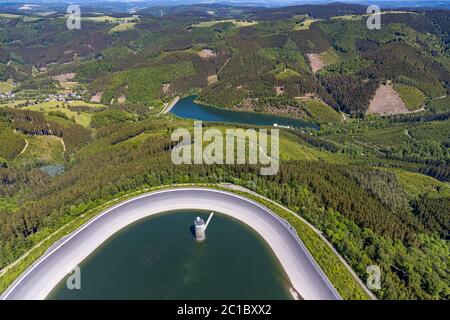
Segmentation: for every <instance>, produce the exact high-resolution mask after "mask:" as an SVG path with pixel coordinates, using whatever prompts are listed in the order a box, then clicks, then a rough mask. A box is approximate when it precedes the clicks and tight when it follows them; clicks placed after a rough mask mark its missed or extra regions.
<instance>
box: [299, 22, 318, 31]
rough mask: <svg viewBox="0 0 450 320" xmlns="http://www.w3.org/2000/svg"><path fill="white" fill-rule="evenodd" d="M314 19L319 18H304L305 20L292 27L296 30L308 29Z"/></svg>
mask: <svg viewBox="0 0 450 320" xmlns="http://www.w3.org/2000/svg"><path fill="white" fill-rule="evenodd" d="M316 21H319V20H318V19H306V20H305V21H302V22H300V23H299V24H297V25H296V26H295V27H294V30H296V31H301V30H309V28H310V27H311V25H312V24H313V23H314V22H316Z"/></svg>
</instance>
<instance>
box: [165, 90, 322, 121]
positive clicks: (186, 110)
mask: <svg viewBox="0 0 450 320" xmlns="http://www.w3.org/2000/svg"><path fill="white" fill-rule="evenodd" d="M195 99H196V96H189V97H186V98H183V99H180V100H179V101H178V102H177V103H176V104H175V105H174V106H173V108H172V109H171V110H170V112H171V113H172V114H174V115H176V116H178V117H180V118H187V119H195V120H202V121H211V122H228V123H239V124H249V125H257V126H273V125H274V124H277V125H279V126H280V125H281V126H289V127H293V128H297V129H300V128H314V129H318V126H317V125H316V124H314V123H310V122H306V121H302V120H299V119H294V118H289V117H281V116H276V115H272V114H267V113H258V112H241V111H233V110H227V109H222V108H216V107H211V106H206V105H201V104H198V103H196V102H195Z"/></svg>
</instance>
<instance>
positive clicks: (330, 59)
mask: <svg viewBox="0 0 450 320" xmlns="http://www.w3.org/2000/svg"><path fill="white" fill-rule="evenodd" d="M320 58H321V59H322V61H323V62H324V63H325V65H327V66H329V65H332V64H337V63H339V62H340V61H341V58H340V57H339V55H338V54H337V53H336V51H334V50H333V49H329V50H328V51H326V52H324V53H322V54H321V55H320Z"/></svg>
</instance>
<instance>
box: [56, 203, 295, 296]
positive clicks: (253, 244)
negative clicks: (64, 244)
mask: <svg viewBox="0 0 450 320" xmlns="http://www.w3.org/2000/svg"><path fill="white" fill-rule="evenodd" d="M208 214H209V212H208V211H204V212H203V211H200V212H199V211H194V210H182V211H173V212H169V213H164V214H159V215H156V216H152V217H149V218H146V219H144V220H141V221H138V222H135V223H133V224H132V225H130V226H128V227H126V228H125V229H122V230H121V231H119V232H118V233H117V234H115V235H114V236H113V237H112V238H110V239H108V241H107V242H105V243H103V244H102V245H101V246H100V247H99V248H97V249H96V250H95V251H94V252H93V253H92V254H91V255H90V256H89V257H88V258H87V259H85V260H84V261H83V262H82V263H81V264H80V265H79V267H80V270H81V277H80V279H81V281H80V283H81V290H69V289H68V288H67V285H66V282H67V281H66V279H67V277H65V278H64V279H63V280H62V281H61V282H60V283H59V284H58V285H57V287H56V288H55V289H54V290H53V291H52V292H51V293H50V295H49V296H48V297H47V299H195V300H200V299H292V296H291V295H290V293H289V280H288V278H287V276H286V275H285V273H284V271H283V269H282V267H281V265H280V263H279V262H278V261H277V260H276V257H275V256H274V255H273V253H272V251H271V249H270V247H269V246H268V245H267V244H266V242H265V241H264V240H263V239H262V238H261V237H260V236H259V235H258V234H257V233H256V232H254V231H253V230H252V229H250V228H249V227H247V226H246V225H245V224H243V223H240V222H239V221H237V220H235V219H233V218H230V217H228V216H226V215H223V214H217V213H216V214H215V215H214V218H213V219H212V220H211V224H210V225H209V226H208V230H207V234H208V238H207V239H206V240H205V241H204V242H198V241H195V238H194V235H193V233H192V231H193V230H192V225H193V221H194V219H195V217H197V216H200V217H202V218H203V219H206V218H207V217H208Z"/></svg>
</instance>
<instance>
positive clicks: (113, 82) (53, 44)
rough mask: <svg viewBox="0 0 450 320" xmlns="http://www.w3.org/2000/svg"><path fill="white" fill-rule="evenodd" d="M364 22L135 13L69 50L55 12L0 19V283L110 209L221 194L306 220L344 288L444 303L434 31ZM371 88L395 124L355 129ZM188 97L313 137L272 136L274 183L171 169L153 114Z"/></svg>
mask: <svg viewBox="0 0 450 320" xmlns="http://www.w3.org/2000/svg"><path fill="white" fill-rule="evenodd" d="M211 10H212V11H214V12H215V13H214V15H211V14H210V13H208V11H211ZM365 10H366V8H365V7H362V6H357V5H345V4H332V5H328V6H308V5H306V6H294V7H290V8H253V9H249V8H240V9H239V10H232V9H230V7H227V6H221V5H198V6H181V7H173V8H168V9H167V10H166V11H165V15H164V16H163V17H161V16H158V12H159V10H158V12H154V11H152V10H150V9H144V10H142V11H139V12H137V15H138V16H139V17H138V18H136V17H132V18H133V21H134V22H133V23H132V25H131V27H129V28H124V30H121V29H120V26H121V25H122V24H125V23H127V24H129V22H124V20H123V19H125V18H126V17H128V18H130V17H129V15H128V14H108V15H107V16H106V15H98V14H97V15H96V14H95V13H94V12H92V13H88V14H87V15H86V16H85V17H84V19H83V21H82V26H83V29H82V30H81V31H80V32H78V31H76V30H75V31H73V30H72V31H71V30H67V28H66V26H65V19H64V13H61V12H60V13H58V12H55V13H51V14H49V15H47V16H32V15H19V14H17V15H14V14H8V15H2V14H1V13H0V84H2V85H3V86H4V87H5V88H8V89H7V90H6V89H5V92H8V91H9V92H8V93H7V94H5V95H4V96H2V97H1V98H0V142H1V143H0V269H2V268H4V267H6V266H8V265H9V264H11V263H13V262H14V261H16V260H17V259H18V258H20V257H21V256H22V255H23V254H25V253H26V252H27V251H28V250H29V249H30V248H32V247H33V246H34V245H35V244H37V243H39V241H41V240H42V239H43V238H45V236H47V235H49V234H51V233H52V232H54V231H55V230H58V229H59V228H60V227H61V226H63V225H65V224H67V223H68V222H70V221H73V220H74V219H75V218H77V217H80V216H81V215H82V214H84V213H86V212H87V211H88V210H90V209H93V208H96V207H98V206H99V205H101V204H104V203H105V202H107V201H110V200H113V199H116V198H117V197H118V196H120V195H124V194H126V193H128V192H132V191H136V190H140V189H143V188H145V187H155V186H160V185H168V184H175V183H224V182H226V183H233V184H236V185H241V186H244V187H246V188H248V189H251V190H253V191H255V192H257V193H259V194H261V195H264V196H266V197H268V198H270V199H272V200H274V201H277V202H279V203H280V204H283V205H285V206H286V207H288V208H290V209H291V210H293V211H294V212H296V213H298V214H299V215H301V216H302V217H304V218H305V219H307V220H308V221H309V222H311V223H312V224H313V225H314V226H315V227H317V228H318V229H319V230H321V231H322V232H323V234H324V236H325V237H326V238H327V239H328V240H329V241H330V242H331V243H332V244H333V246H334V247H335V248H336V249H337V250H338V252H339V253H340V254H341V255H342V256H343V257H344V258H345V260H346V261H347V262H348V263H349V264H350V266H351V267H352V268H353V269H354V270H355V271H356V273H357V274H358V276H359V277H360V278H361V279H363V280H365V279H366V277H367V273H366V267H367V266H369V265H374V264H376V265H379V266H380V267H381V270H382V288H381V290H375V291H374V294H375V295H376V296H377V297H378V298H381V299H449V298H450V273H449V269H450V268H449V262H450V261H449V259H450V247H449V242H448V241H449V240H450V238H449V228H450V223H449V221H450V220H449V213H450V184H449V179H450V119H449V116H450V98H449V97H448V96H447V94H448V90H449V89H450V88H449V86H450V48H449V45H450V38H449V34H450V18H449V17H450V14H449V12H448V11H440V10H427V11H420V10H417V11H414V12H404V11H401V12H400V11H399V12H386V13H384V14H383V17H382V18H383V19H382V21H383V27H382V29H381V30H368V29H367V28H366V27H365V23H366V22H365V19H364V17H363V16H362V15H361V14H364V13H365ZM105 16H106V17H105ZM124 17H125V18H124ZM118 27H119V28H118ZM113 28H115V29H113ZM117 30H119V31H117ZM314 61H316V62H317V61H319V62H321V63H322V64H323V65H322V67H321V68H317V69H316V65H315V64H314ZM319 65H320V64H319ZM7 81H9V82H7ZM11 83H12V85H11ZM10 86H11V88H10ZM382 86H384V87H388V88H391V89H392V92H394V93H397V94H398V99H399V101H401V102H403V103H404V107H405V109H403V110H404V111H402V112H399V113H398V114H388V115H379V114H377V113H376V112H375V113H371V112H369V111H370V110H369V109H370V105H371V101H373V100H374V99H375V98H374V97H375V96H376V93H377V91H378V90H379V89H380V88H381V87H382ZM0 88H1V87H0ZM0 93H1V92H0ZM188 94H196V95H197V96H198V97H197V99H198V100H199V101H201V102H202V103H206V104H211V105H214V106H217V107H221V108H230V109H236V110H245V111H254V112H268V113H276V114H283V115H287V116H291V117H295V118H302V119H306V120H308V121H314V122H316V123H318V124H319V129H318V130H308V131H301V130H294V129H282V130H281V162H280V171H279V172H278V174H276V175H274V176H261V175H259V169H260V168H259V167H258V166H257V165H254V166H252V165H239V166H227V165H224V166H219V165H212V166H196V165H192V166H188V165H182V166H176V165H173V164H172V162H171V160H170V152H171V150H172V148H173V143H172V142H171V141H170V135H171V133H172V132H173V131H174V130H175V129H177V128H179V127H192V122H191V121H188V120H182V119H179V118H176V117H175V116H173V115H171V114H162V113H160V111H161V110H162V108H163V107H164V106H167V104H168V103H170V102H171V101H172V99H173V98H174V97H176V96H181V97H182V96H185V95H188ZM204 125H205V126H219V125H218V124H210V123H204ZM225 127H236V126H235V125H231V124H230V125H228V126H226V125H220V128H221V129H224V128H225ZM244 127H245V126H244Z"/></svg>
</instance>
